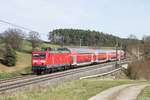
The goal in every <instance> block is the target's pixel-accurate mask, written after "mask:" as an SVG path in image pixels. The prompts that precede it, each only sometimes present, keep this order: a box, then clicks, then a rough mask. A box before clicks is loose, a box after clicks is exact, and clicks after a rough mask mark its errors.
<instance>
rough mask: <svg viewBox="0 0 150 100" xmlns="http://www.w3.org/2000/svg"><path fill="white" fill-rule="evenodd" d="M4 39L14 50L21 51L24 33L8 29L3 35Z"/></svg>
mask: <svg viewBox="0 0 150 100" xmlns="http://www.w3.org/2000/svg"><path fill="white" fill-rule="evenodd" d="M3 39H4V42H5V43H6V44H9V45H10V46H11V47H12V48H13V49H15V50H20V49H21V47H22V44H23V31H22V30H20V29H8V30H6V31H5V32H4V33H3Z"/></svg>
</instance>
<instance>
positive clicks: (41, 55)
mask: <svg viewBox="0 0 150 100" xmlns="http://www.w3.org/2000/svg"><path fill="white" fill-rule="evenodd" d="M33 58H46V54H33Z"/></svg>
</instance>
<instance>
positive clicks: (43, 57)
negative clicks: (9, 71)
mask: <svg viewBox="0 0 150 100" xmlns="http://www.w3.org/2000/svg"><path fill="white" fill-rule="evenodd" d="M47 61H48V52H44V51H34V52H32V71H33V72H34V73H36V74H41V72H43V71H46V68H47V64H48V62H47Z"/></svg>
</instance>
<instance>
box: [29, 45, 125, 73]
mask: <svg viewBox="0 0 150 100" xmlns="http://www.w3.org/2000/svg"><path fill="white" fill-rule="evenodd" d="M119 59H124V51H123V50H104V49H83V48H60V49H58V50H56V51H49V50H48V51H34V52H32V71H33V72H34V73H36V74H41V73H50V72H53V71H54V70H59V69H64V70H65V69H69V68H74V67H79V66H84V65H90V64H97V63H103V62H107V61H113V60H119Z"/></svg>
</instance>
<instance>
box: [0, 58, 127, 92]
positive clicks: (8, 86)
mask: <svg viewBox="0 0 150 100" xmlns="http://www.w3.org/2000/svg"><path fill="white" fill-rule="evenodd" d="M127 61H128V60H126V59H125V60H123V61H122V63H126V62H127ZM115 63H116V62H109V63H103V64H98V65H93V66H90V67H89V66H87V67H81V68H75V69H70V70H66V71H62V72H57V73H52V74H47V75H42V76H35V77H30V78H29V77H28V78H23V79H19V80H18V79H17V80H15V79H14V80H15V81H14V80H13V81H8V82H3V83H0V93H3V92H5V91H8V90H12V89H16V88H19V87H23V86H28V85H31V84H36V83H40V82H44V81H47V80H52V79H56V78H59V77H65V76H67V75H73V74H77V73H81V72H85V71H89V70H94V69H98V68H101V67H104V66H106V65H113V64H115Z"/></svg>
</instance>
